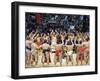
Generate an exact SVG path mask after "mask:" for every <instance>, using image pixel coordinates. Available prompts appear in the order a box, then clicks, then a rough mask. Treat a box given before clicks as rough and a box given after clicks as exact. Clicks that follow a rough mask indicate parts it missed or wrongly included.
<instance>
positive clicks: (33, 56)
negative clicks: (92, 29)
mask: <svg viewBox="0 0 100 81" xmlns="http://www.w3.org/2000/svg"><path fill="white" fill-rule="evenodd" d="M57 20H59V21H57ZM64 22H67V24H65V23H64ZM30 23H31V24H30ZM89 37H90V36H89V17H88V16H84V15H61V14H60V15H59V14H37V13H33V14H32V13H31V14H30V13H26V36H25V67H26V68H36V67H63V66H66V67H68V66H84V65H89V57H90V55H89V48H90V47H89V46H90V44H89V42H90V38H89Z"/></svg>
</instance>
